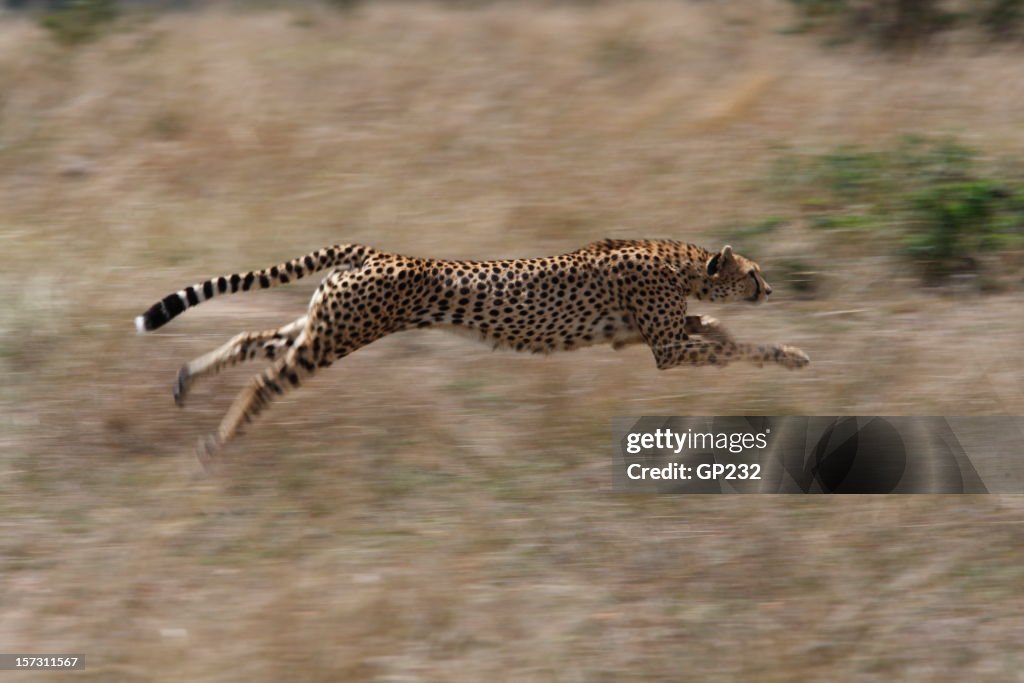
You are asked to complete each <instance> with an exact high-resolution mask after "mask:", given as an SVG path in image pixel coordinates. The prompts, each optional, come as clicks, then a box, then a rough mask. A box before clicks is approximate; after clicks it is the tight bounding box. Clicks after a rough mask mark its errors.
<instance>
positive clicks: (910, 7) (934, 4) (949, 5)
mask: <svg viewBox="0 0 1024 683" xmlns="http://www.w3.org/2000/svg"><path fill="white" fill-rule="evenodd" d="M790 3H791V4H792V5H793V6H794V8H795V9H796V11H797V15H798V16H799V17H800V19H801V28H802V29H807V28H822V29H824V30H827V31H828V32H829V33H830V34H831V36H832V40H833V42H849V41H853V40H860V39H868V40H872V41H874V42H875V43H876V44H878V45H880V46H882V47H885V48H901V47H913V46H916V45H920V44H922V43H924V42H926V41H927V40H929V39H930V38H931V37H932V36H934V35H935V34H937V33H940V32H942V31H944V30H946V29H949V28H952V27H954V26H980V27H981V28H982V29H984V30H985V31H986V32H987V33H988V34H989V35H990V36H994V37H1009V36H1013V35H1017V34H1018V30H1019V28H1020V26H1021V24H1022V22H1024V0H979V1H978V2H971V3H963V2H951V1H950V0H790Z"/></svg>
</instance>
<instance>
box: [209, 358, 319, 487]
mask: <svg viewBox="0 0 1024 683" xmlns="http://www.w3.org/2000/svg"><path fill="white" fill-rule="evenodd" d="M316 369H317V364H316V363H315V361H314V360H313V357H312V354H311V349H310V347H309V344H308V343H307V342H301V343H300V344H299V345H298V346H294V347H292V348H290V349H289V350H288V351H287V352H286V353H285V355H284V356H283V357H281V358H278V359H277V360H276V361H275V362H274V363H273V364H272V365H271V366H270V367H268V368H267V369H265V370H264V371H263V372H261V373H259V374H258V375H256V376H255V377H253V378H252V380H250V382H249V384H248V386H246V387H245V388H244V389H242V391H241V392H240V393H239V394H238V396H237V397H235V401H234V403H232V404H231V407H230V408H229V409H228V412H227V414H226V415H225V416H224V419H223V420H221V423H220V426H219V427H218V428H217V432H216V433H215V434H213V435H210V436H206V437H201V438H200V439H199V444H198V445H197V446H196V456H197V457H198V458H199V462H200V463H201V464H202V465H203V468H204V469H206V470H207V471H208V472H209V471H211V470H212V469H213V468H212V465H213V463H214V462H215V461H216V457H217V455H218V454H219V453H220V451H221V450H222V449H223V448H224V446H225V445H226V444H227V442H228V441H230V440H231V439H233V438H234V437H235V436H237V435H238V434H239V433H240V432H241V430H242V427H243V426H244V425H246V424H247V423H249V422H252V421H253V420H254V419H255V418H256V416H257V415H259V414H260V413H261V412H262V411H263V410H264V409H265V408H266V407H267V406H268V405H270V402H271V401H272V400H274V399H275V398H277V397H279V396H283V395H284V394H286V393H287V392H289V391H291V390H293V389H296V388H297V387H298V386H299V385H300V384H302V382H303V381H304V380H305V379H307V378H308V377H310V376H311V375H312V374H313V373H314V372H315V371H316Z"/></svg>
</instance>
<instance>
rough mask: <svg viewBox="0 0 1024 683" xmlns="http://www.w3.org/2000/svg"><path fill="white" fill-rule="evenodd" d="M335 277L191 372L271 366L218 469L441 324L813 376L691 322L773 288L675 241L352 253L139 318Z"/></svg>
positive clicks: (515, 338) (791, 360) (271, 271)
mask: <svg viewBox="0 0 1024 683" xmlns="http://www.w3.org/2000/svg"><path fill="white" fill-rule="evenodd" d="M323 270H327V271H329V272H328V273H327V275H326V276H325V277H324V279H323V281H322V282H321V283H320V285H319V287H317V290H316V292H315V293H314V294H313V298H312V300H311V301H310V303H309V308H308V310H307V311H306V313H305V315H303V316H301V317H299V318H297V319H296V320H294V321H292V322H290V323H288V324H287V325H284V326H283V327H279V328H277V329H272V330H266V331H263V332H243V333H241V334H238V335H236V336H235V337H233V338H232V339H231V340H230V341H228V342H227V343H226V344H224V345H223V346H221V347H220V348H218V349H216V350H214V351H211V352H209V353H207V354H205V355H203V356H200V357H199V358H196V359H195V360H193V361H191V362H190V363H188V364H186V365H184V366H183V367H182V368H181V370H180V371H179V372H178V378H177V382H176V384H175V387H174V400H175V402H176V403H177V404H178V405H179V406H184V404H185V399H186V397H187V395H188V393H189V390H190V389H191V388H192V387H193V386H194V385H195V383H196V381H198V380H199V379H201V378H205V377H209V376H211V375H214V374H216V373H217V372H220V371H221V370H223V369H224V368H226V367H229V366H231V365H234V364H235V363H239V362H241V361H247V360H252V359H254V358H256V357H257V356H258V357H261V358H265V359H268V360H270V361H272V362H271V363H270V364H269V366H268V367H267V368H266V369H264V370H263V372H261V373H260V374H258V375H256V376H255V377H254V378H253V379H252V380H251V381H250V382H249V384H248V386H247V387H246V388H245V389H243V390H242V392H241V393H240V394H239V395H238V397H237V398H236V399H235V401H234V403H233V404H232V405H231V407H230V409H229V410H228V412H227V414H226V415H225V417H224V419H223V421H222V422H221V423H220V426H219V428H218V429H217V431H216V433H214V434H212V435H210V436H207V437H205V438H202V439H200V442H199V446H198V447H197V454H198V455H199V458H200V461H201V462H203V463H204V465H207V464H208V463H210V462H211V459H212V458H213V457H214V456H215V455H216V454H217V453H218V452H219V451H220V450H221V449H222V448H223V447H224V446H225V444H227V443H228V442H229V441H230V440H231V439H232V438H234V437H235V436H236V435H237V434H239V432H240V430H241V429H242V427H243V425H245V424H246V423H249V422H251V421H252V420H253V418H255V417H256V415H257V414H259V413H260V412H261V411H262V410H263V409H264V408H266V407H267V406H268V405H269V404H270V402H271V401H272V400H273V399H274V398H276V397H278V396H281V395H283V394H285V393H286V392H288V391H291V390H293V389H295V388H296V387H298V386H299V385H300V384H302V383H303V382H304V381H306V380H307V379H308V378H310V377H311V376H312V375H314V374H315V373H316V372H317V371H318V370H319V369H321V368H326V367H328V366H330V365H331V364H332V363H333V362H334V361H336V360H340V359H341V358H344V357H345V356H347V355H349V354H350V353H352V352H354V351H356V350H357V349H359V348H361V347H363V346H366V345H367V344H370V343H371V342H374V341H376V340H378V339H380V338H381V337H384V336H386V335H389V334H391V333H393V332H398V331H401V330H408V329H412V328H426V327H434V326H441V327H445V328H448V329H451V330H453V331H458V332H463V333H466V334H469V335H471V336H473V337H475V338H477V339H481V340H484V341H487V342H489V343H491V344H492V345H493V346H494V348H496V349H497V348H508V349H513V350H515V351H530V352H533V353H548V352H552V351H557V350H572V349H578V348H581V347H585V346H590V345H593V344H601V343H604V344H610V345H611V346H612V347H613V348H615V349H621V348H623V347H625V346H628V345H631V344H640V343H644V344H647V346H649V347H650V349H651V351H652V353H653V354H654V360H655V362H656V364H657V367H658V368H659V369H662V370H666V369H668V368H672V367H675V366H677V365H716V366H724V365H727V364H728V363H730V362H731V361H735V360H745V361H752V362H753V363H755V364H757V365H759V366H760V365H763V364H764V363H776V364H778V365H781V366H783V367H786V368H800V367H803V366H806V365H807V364H808V363H809V362H810V359H809V358H808V356H807V355H806V354H805V353H804V352H803V351H801V350H800V349H798V348H795V347H792V346H780V345H762V344H748V343H741V342H737V341H735V340H734V339H733V338H732V337H731V336H730V335H729V334H728V333H727V332H726V331H725V329H724V328H723V327H722V325H721V324H720V323H719V322H718V321H717V320H715V319H714V318H711V317H708V316H697V315H687V301H686V300H687V298H688V297H693V298H694V299H696V300H698V301H735V300H746V301H750V302H752V303H762V302H764V301H765V300H766V299H767V298H768V296H769V295H770V294H771V293H772V288H771V287H770V286H769V285H768V283H767V282H766V281H765V279H764V276H763V275H762V274H761V268H760V267H759V266H758V265H757V264H756V263H754V262H753V261H751V260H749V259H746V258H744V257H743V256H740V255H739V254H737V253H736V252H734V251H733V249H732V247H730V246H725V247H723V248H722V249H721V250H720V251H717V252H712V251H708V250H706V249H703V248H701V247H699V246H696V245H693V244H686V243H683V242H678V241H674V240H602V241H599V242H594V243H593V244H590V245H587V246H585V247H583V248H582V249H579V250H577V251H574V252H571V253H568V254H563V255H561V256H551V257H544V258H529V259H515V260H501V261H445V260H437V259H430V258H414V257H408V256H400V255H397V254H389V253H385V252H382V251H378V250H376V249H373V248H371V247H367V246H362V245H357V244H344V245H335V246H331V247H324V248H322V249H319V250H317V251H314V252H313V253H311V254H307V255H306V256H301V257H299V258H296V259H293V260H291V261H287V262H285V263H282V264H280V265H276V266H273V267H271V268H265V269H263V270H259V271H252V272H248V273H244V274H242V273H236V274H234V275H226V276H221V277H217V278H213V279H210V280H206V281H205V282H202V283H200V284H197V285H193V286H191V287H186V288H185V289H183V290H181V291H178V292H175V293H173V294H169V295H168V296H166V297H164V298H163V299H161V300H160V301H158V302H156V303H155V304H153V305H152V306H151V307H150V308H149V310H147V311H146V312H145V313H144V314H142V315H140V316H138V317H137V318H136V319H135V326H136V329H137V331H138V332H139V333H140V334H141V333H144V332H149V331H152V330H155V329H157V328H159V327H161V326H163V325H165V324H166V323H167V322H169V321H170V320H171V319H173V318H175V317H177V316H178V315H180V314H181V313H183V312H184V311H185V310H187V309H189V308H191V307H193V306H196V305H198V304H199V303H201V302H203V301H206V300H208V299H211V298H213V297H215V296H217V295H220V294H226V293H229V292H230V293H235V292H237V291H239V290H241V291H249V290H250V289H254V288H259V289H266V288H268V287H274V286H277V285H282V284H287V283H289V282H291V281H293V280H298V279H301V278H302V277H304V276H306V275H309V274H311V273H316V272H318V271H323Z"/></svg>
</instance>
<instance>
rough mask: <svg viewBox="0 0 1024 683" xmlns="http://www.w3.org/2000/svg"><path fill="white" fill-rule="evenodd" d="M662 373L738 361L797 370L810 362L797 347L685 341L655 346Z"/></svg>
mask: <svg viewBox="0 0 1024 683" xmlns="http://www.w3.org/2000/svg"><path fill="white" fill-rule="evenodd" d="M651 350H652V351H653V352H654V358H655V361H656V362H657V364H658V369H659V370H667V369H669V368H674V367H676V366H677V365H686V364H688V365H718V366H724V365H728V364H729V363H731V362H732V361H735V360H745V361H750V362H752V363H755V364H756V365H758V366H759V367H760V366H762V365H764V364H765V363H778V364H779V365H781V366H782V367H784V368H789V369H790V370H795V369H797V368H802V367H804V366H805V365H807V364H808V363H810V362H811V359H810V358H808V356H807V354H806V353H804V352H803V351H801V350H800V349H798V348H796V347H795V346H785V345H778V344H748V343H738V342H734V341H731V340H726V341H714V340H710V339H686V340H683V341H677V342H673V343H671V344H666V345H659V346H657V347H655V346H652V347H651Z"/></svg>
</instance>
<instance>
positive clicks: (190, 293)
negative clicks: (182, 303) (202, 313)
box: [185, 287, 199, 306]
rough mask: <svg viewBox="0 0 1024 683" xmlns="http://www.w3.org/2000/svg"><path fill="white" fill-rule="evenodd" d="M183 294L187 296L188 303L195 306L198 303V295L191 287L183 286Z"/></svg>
mask: <svg viewBox="0 0 1024 683" xmlns="http://www.w3.org/2000/svg"><path fill="white" fill-rule="evenodd" d="M185 296H186V297H187V298H188V305H189V306H195V305H196V304H198V303H199V297H198V296H197V295H196V290H194V289H192V288H191V287H186V288H185Z"/></svg>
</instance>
